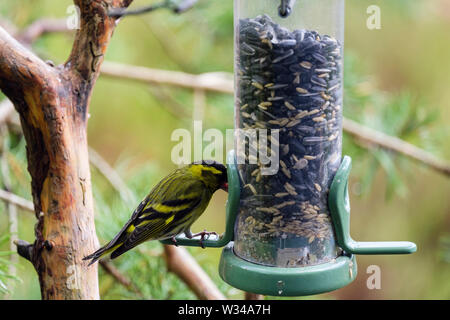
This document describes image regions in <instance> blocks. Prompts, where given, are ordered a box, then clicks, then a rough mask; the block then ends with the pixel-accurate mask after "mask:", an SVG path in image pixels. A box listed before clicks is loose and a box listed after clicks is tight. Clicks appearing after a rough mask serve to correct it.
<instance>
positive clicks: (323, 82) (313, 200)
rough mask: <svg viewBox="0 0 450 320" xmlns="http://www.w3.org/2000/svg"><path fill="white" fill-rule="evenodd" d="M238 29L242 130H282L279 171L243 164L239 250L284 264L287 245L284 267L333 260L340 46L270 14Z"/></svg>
mask: <svg viewBox="0 0 450 320" xmlns="http://www.w3.org/2000/svg"><path fill="white" fill-rule="evenodd" d="M238 28H239V29H238V30H239V36H238V46H239V47H238V54H237V57H236V58H237V66H236V67H237V72H238V76H237V104H238V105H237V106H236V108H237V110H238V113H239V115H240V117H239V119H238V121H239V123H238V125H239V127H240V128H244V129H269V130H271V129H279V140H278V141H274V139H271V140H269V141H270V145H271V146H274V147H275V148H274V149H277V148H279V151H278V153H279V172H278V173H277V174H275V175H262V174H261V167H262V166H263V165H261V163H259V162H258V164H253V165H252V164H245V165H239V166H238V168H239V174H240V176H241V179H242V180H243V181H242V182H243V184H244V188H243V191H242V194H241V207H240V213H239V215H238V226H237V232H236V241H235V251H236V253H237V254H238V255H239V256H241V257H243V258H245V259H247V260H250V261H254V262H259V263H263V264H268V265H280V257H281V256H282V255H283V254H282V251H280V250H282V249H283V248H281V247H283V246H284V245H283V244H282V243H285V246H286V248H288V249H289V250H290V251H289V252H292V254H290V256H291V258H289V259H285V258H283V259H282V260H283V262H282V263H283V264H286V265H283V266H284V267H285V266H292V267H295V266H299V265H307V264H314V263H321V262H324V261H329V260H331V259H333V258H335V256H336V253H335V243H334V237H333V232H332V228H331V222H330V218H329V212H328V207H327V197H328V189H329V186H330V184H331V181H332V178H333V176H334V173H335V172H336V170H337V169H338V167H339V164H340V160H341V121H342V120H341V119H342V107H341V105H342V90H341V75H342V74H341V67H342V66H341V46H340V43H339V42H338V41H337V40H335V39H334V38H332V37H330V36H327V35H320V34H319V33H317V32H316V31H309V30H295V31H293V32H291V31H289V30H287V29H285V28H283V27H281V26H280V25H278V24H277V23H275V22H273V21H272V20H271V19H270V17H268V16H267V15H263V16H258V17H257V18H255V19H242V20H240V21H239V27H238ZM238 144H240V145H245V146H246V148H245V149H246V150H248V149H249V147H253V148H254V147H258V146H249V145H248V141H247V140H245V141H238ZM248 158H249V153H248V152H246V160H251V159H248ZM288 243H290V244H291V245H289V244H288ZM280 244H281V247H280ZM292 247H298V248H300V249H299V250H300V251H301V252H300V251H298V252H294V251H295V250H294V251H293V250H292ZM268 248H272V249H268ZM280 248H281V249H280ZM305 248H307V249H308V250H305ZM270 250H272V252H270ZM267 251H269V253H268V252H267ZM286 261H287V262H286Z"/></svg>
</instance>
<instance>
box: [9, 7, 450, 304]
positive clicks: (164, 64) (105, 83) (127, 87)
mask: <svg viewBox="0 0 450 320" xmlns="http://www.w3.org/2000/svg"><path fill="white" fill-rule="evenodd" d="M149 3H151V1H143V0H135V1H134V3H133V7H138V6H140V5H146V4H149ZM71 4H72V2H71V1H69V0H64V1H63V0H61V1H51V0H33V1H31V0H16V1H5V0H3V1H1V2H0V17H1V18H3V19H8V20H9V21H10V22H12V23H13V24H14V25H16V26H17V27H19V28H24V27H26V26H27V25H29V24H30V23H31V22H33V21H35V20H37V19H40V18H43V17H48V18H50V17H53V18H63V17H66V16H68V13H67V12H66V10H67V8H68V6H69V5H71ZM372 4H376V5H378V6H380V8H381V19H382V20H381V23H382V25H381V26H382V28H381V30H373V31H371V30H368V29H367V27H366V19H367V17H368V15H367V14H366V9H367V7H368V6H369V5H372ZM232 8H233V3H232V1H231V0H227V1H207V0H199V2H198V4H197V5H196V6H195V7H194V8H193V9H192V10H190V11H188V12H186V13H184V14H182V15H179V16H177V15H174V14H172V13H170V12H168V11H167V10H160V11H157V12H154V13H151V14H147V15H144V16H139V17H129V18H126V19H123V20H122V21H121V23H120V24H119V26H118V28H117V29H116V31H115V33H114V36H113V39H112V41H111V45H110V47H109V49H108V52H107V54H106V60H109V61H115V62H122V63H127V64H132V65H139V66H146V67H151V68H159V69H167V70H179V71H184V72H188V73H195V74H198V73H204V72H217V71H220V72H230V73H231V72H233V12H232ZM449 30H450V3H449V1H448V0H416V1H408V0H396V1H389V0H378V1H373V0H372V1H366V0H347V1H346V33H345V55H346V60H345V85H346V87H345V103H344V115H345V116H346V117H348V118H350V119H354V120H356V121H358V122H360V123H362V124H365V125H367V126H369V127H372V128H374V129H377V130H380V131H384V132H386V133H388V134H391V135H396V136H398V137H401V138H402V139H404V140H406V141H408V142H411V143H413V144H415V145H417V146H419V147H421V148H423V149H425V150H427V151H429V152H431V153H432V154H434V155H436V156H438V157H440V158H442V159H450V148H449V142H448V141H449V138H450V130H449V120H450V90H449V89H450V59H449V58H448V57H449V54H450V32H449ZM72 39H73V35H70V34H69V35H68V34H49V35H45V36H44V37H42V38H40V39H39V40H38V41H37V42H36V43H35V44H34V46H33V50H34V51H35V52H36V53H37V54H38V55H40V56H41V57H43V58H44V59H50V60H52V61H54V62H55V63H56V64H60V63H63V62H64V61H65V59H66V58H67V57H68V55H69V53H70V50H71V46H72ZM194 101H195V99H194V95H193V92H192V91H190V90H185V89H177V88H172V87H165V86H160V87H158V86H149V85H145V84H141V83H137V82H133V81H128V80H117V79H112V78H106V77H102V76H101V77H100V79H99V80H98V82H97V84H96V86H95V89H94V93H93V96H92V102H91V106H90V120H89V129H88V130H89V143H90V146H91V147H92V148H94V149H95V150H97V152H98V153H100V154H101V155H102V156H103V157H104V158H105V159H106V160H107V161H108V162H109V163H110V164H112V165H113V167H114V168H116V170H117V172H118V173H119V174H120V175H121V176H122V177H123V178H124V180H125V181H126V183H127V184H128V186H129V187H130V189H131V190H132V191H133V193H134V195H133V199H130V200H128V201H124V200H122V199H121V198H120V197H119V196H118V195H117V193H116V192H115V191H114V190H113V189H112V188H111V186H110V185H109V184H108V183H107V182H106V181H105V179H104V178H103V177H102V176H101V175H100V174H99V173H98V172H97V171H95V169H92V173H93V176H92V179H93V185H94V190H93V191H94V197H95V200H96V207H95V209H96V227H97V234H98V236H99V239H100V242H101V243H105V242H106V241H108V240H109V239H110V238H112V237H113V236H114V234H115V233H116V232H117V231H118V230H119V229H120V228H121V226H122V224H123V223H124V222H125V221H126V220H127V219H128V218H129V216H130V214H131V212H132V210H133V209H134V207H135V205H136V204H137V203H138V201H139V200H140V199H141V198H143V197H144V196H145V194H146V193H148V191H149V190H150V188H151V187H152V186H153V185H154V184H155V183H156V182H157V181H159V179H160V178H162V177H163V176H164V175H166V174H167V173H168V172H170V171H171V170H172V169H174V168H175V165H174V164H173V163H172V162H171V161H170V152H171V148H172V147H173V146H174V145H175V144H176V143H175V142H171V141H170V136H171V133H172V131H173V130H174V129H176V128H186V129H191V127H192V117H191V115H192V114H193V113H194V111H195V110H197V111H198V108H194ZM179 108H182V109H184V110H185V115H182V114H180V113H179V112H176V110H178V109H179ZM174 110H175V111H174ZM203 120H204V123H203V126H204V128H203V129H204V130H205V129H207V128H218V129H220V130H222V131H224V130H226V129H229V128H233V98H232V96H230V95H225V94H216V93H207V95H206V103H205V109H204V115H203ZM2 139H4V140H5V142H6V145H7V148H8V154H7V160H8V164H9V167H10V170H11V178H12V183H13V191H14V192H15V193H17V194H19V195H21V196H23V197H26V198H27V199H30V186H29V179H30V178H29V175H28V172H27V171H26V160H25V151H24V150H25V144H24V142H23V140H22V139H21V137H20V135H18V134H14V133H10V134H9V135H4V136H2ZM343 153H344V154H348V155H350V156H352V157H353V171H352V175H351V183H350V196H351V205H352V236H353V237H354V238H355V239H357V240H410V241H414V242H415V243H417V245H418V251H417V253H415V254H413V255H407V256H360V257H358V268H359V271H358V273H359V274H358V277H357V280H356V281H355V282H354V283H352V284H351V285H349V286H348V287H346V288H343V289H341V290H338V291H335V292H331V293H327V294H323V295H318V296H314V297H307V299H310V298H313V299H315V298H322V299H323V298H325V299H449V298H450V197H449V194H450V180H449V178H448V177H446V176H444V175H443V174H440V173H437V172H436V171H433V170H431V169H429V168H426V167H424V166H423V165H421V164H418V163H416V162H413V161H410V160H409V159H406V158H404V157H402V156H399V155H396V154H393V153H390V152H386V151H383V150H380V149H377V148H373V147H369V148H368V146H367V145H362V144H361V143H359V142H358V141H354V140H353V139H352V138H351V137H350V136H348V135H345V136H344V150H343ZM225 201H226V194H225V193H224V192H222V191H220V192H218V193H217V194H216V195H215V196H214V199H213V200H212V202H211V204H210V206H209V208H208V209H207V211H206V213H205V214H204V215H203V216H202V217H201V218H200V220H199V221H198V222H197V223H196V224H195V225H194V228H193V229H194V231H200V230H202V229H203V228H206V229H208V230H217V231H222V230H223V228H224V226H223V221H224V213H225V210H224V204H225ZM34 223H35V219H34V217H33V215H32V214H30V213H28V212H22V211H19V235H18V236H19V238H20V239H24V240H27V241H29V242H32V241H33V240H34V230H33V226H34ZM0 236H3V241H2V238H1V237H0V280H1V281H2V283H4V284H5V285H6V287H7V290H8V291H0V297H4V298H8V299H39V298H40V291H39V285H38V281H37V276H36V273H35V271H34V270H33V268H32V266H31V264H30V263H28V262H26V261H24V260H23V259H19V262H18V263H17V265H16V267H17V271H16V276H17V278H18V279H9V278H8V277H7V275H8V263H9V257H10V256H9V255H8V252H7V251H8V250H9V245H8V241H7V238H6V237H7V236H8V215H7V211H6V208H5V206H4V204H3V203H0ZM1 250H3V254H2V252H1ZM189 250H190V251H191V252H192V253H193V254H194V256H195V257H196V259H197V260H198V262H199V263H200V264H201V265H202V267H203V268H204V269H205V270H206V271H207V272H208V274H209V275H210V276H211V277H212V278H213V280H214V281H215V282H216V283H217V284H218V286H219V288H220V289H221V291H222V292H223V293H224V294H225V295H226V296H227V297H230V298H242V292H241V291H239V290H237V289H234V288H232V287H230V286H228V285H227V284H225V283H224V282H223V281H222V280H221V279H220V278H219V276H218V273H217V267H218V260H219V257H220V250H219V249H207V250H202V249H189ZM161 252H162V247H161V245H160V244H159V243H146V244H144V245H142V246H140V247H138V248H137V249H136V250H133V251H132V252H130V253H127V255H125V256H123V257H121V258H120V259H118V260H117V261H115V262H114V263H115V265H116V266H117V267H118V268H119V269H120V270H121V271H122V272H123V273H124V274H126V275H128V276H129V278H130V279H132V281H133V282H134V283H135V284H136V286H137V287H138V289H139V291H140V292H141V294H139V295H138V294H136V293H135V292H134V291H133V290H127V289H125V288H123V287H121V286H120V285H118V284H117V283H115V282H114V280H113V279H112V278H111V277H110V276H109V275H106V274H104V272H103V271H102V270H100V286H101V296H102V298H104V299H135V298H136V299H140V298H154V299H183V298H186V299H194V298H195V296H194V295H193V294H192V293H191V292H190V291H189V290H188V289H187V288H186V286H185V285H184V284H183V283H181V282H180V281H179V280H178V279H177V278H176V277H175V276H174V275H172V274H168V273H167V271H166V267H165V263H164V260H163V259H162V258H161V257H160V255H161ZM370 265H378V266H379V267H380V268H381V273H382V281H381V289H380V290H369V289H368V288H367V286H366V281H367V278H368V276H369V275H368V274H367V273H366V270H367V267H368V266H370ZM2 276H3V277H2ZM0 290H2V289H0ZM268 298H271V297H268Z"/></svg>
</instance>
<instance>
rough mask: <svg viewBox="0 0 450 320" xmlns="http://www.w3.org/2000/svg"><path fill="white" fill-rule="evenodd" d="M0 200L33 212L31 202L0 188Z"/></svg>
mask: <svg viewBox="0 0 450 320" xmlns="http://www.w3.org/2000/svg"><path fill="white" fill-rule="evenodd" d="M0 200H3V201H6V202H8V203H11V204H13V205H15V206H17V207H19V208H21V209H23V210H25V211H30V212H34V205H33V202H31V201H29V200H27V199H24V198H22V197H19V196H18V195H15V194H14V193H11V192H9V191H5V190H2V189H0Z"/></svg>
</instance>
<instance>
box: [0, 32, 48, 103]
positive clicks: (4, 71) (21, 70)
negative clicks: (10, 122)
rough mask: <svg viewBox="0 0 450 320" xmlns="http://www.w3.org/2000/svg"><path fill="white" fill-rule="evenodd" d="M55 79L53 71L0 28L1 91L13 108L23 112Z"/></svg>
mask: <svg viewBox="0 0 450 320" xmlns="http://www.w3.org/2000/svg"><path fill="white" fill-rule="evenodd" d="M55 78H56V73H55V71H54V69H53V68H51V67H50V66H49V65H47V64H46V63H45V62H43V61H42V60H41V59H39V58H38V57H37V56H36V55H34V54H33V53H32V52H31V51H29V50H28V49H26V48H25V47H24V46H22V45H21V44H20V43H19V42H18V41H17V40H15V39H14V38H13V37H12V36H10V35H9V34H8V33H7V32H6V31H5V30H4V29H3V28H2V27H0V88H2V91H3V92H4V93H5V94H6V95H7V96H8V98H9V99H10V100H11V101H12V102H14V104H15V105H16V107H19V108H20V107H23V108H25V106H26V101H28V100H31V97H30V95H32V94H33V93H34V94H40V92H42V91H44V88H46V87H48V86H49V85H50V83H51V82H53V80H54V79H55ZM25 89H26V90H25Z"/></svg>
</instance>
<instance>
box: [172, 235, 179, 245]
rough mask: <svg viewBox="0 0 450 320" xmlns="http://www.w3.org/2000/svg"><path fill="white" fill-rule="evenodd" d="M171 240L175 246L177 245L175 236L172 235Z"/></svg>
mask: <svg viewBox="0 0 450 320" xmlns="http://www.w3.org/2000/svg"><path fill="white" fill-rule="evenodd" d="M171 239H172V242H173V244H174V245H175V247H178V244H177V239H176V238H175V236H172V238H171Z"/></svg>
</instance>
